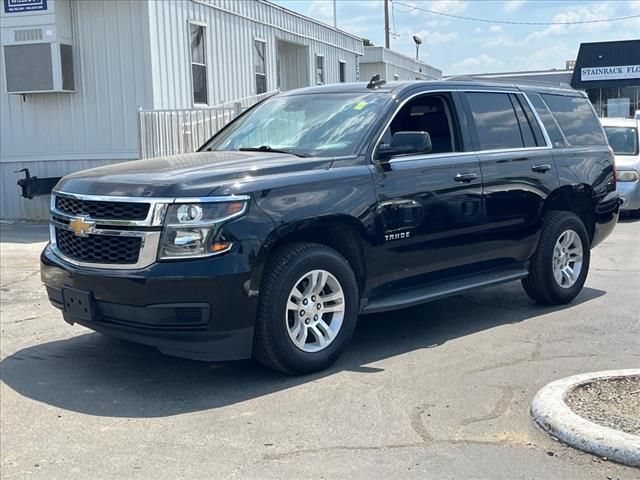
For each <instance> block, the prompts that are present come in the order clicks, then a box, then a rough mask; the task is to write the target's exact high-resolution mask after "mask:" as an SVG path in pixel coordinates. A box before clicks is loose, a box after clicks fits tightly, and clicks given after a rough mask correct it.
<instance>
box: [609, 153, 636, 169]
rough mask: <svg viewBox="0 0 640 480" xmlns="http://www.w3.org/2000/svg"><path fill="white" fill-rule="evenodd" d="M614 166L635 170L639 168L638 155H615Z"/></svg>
mask: <svg viewBox="0 0 640 480" xmlns="http://www.w3.org/2000/svg"><path fill="white" fill-rule="evenodd" d="M615 162H616V168H617V169H621V170H630V169H633V170H637V169H638V168H640V155H616V160H615Z"/></svg>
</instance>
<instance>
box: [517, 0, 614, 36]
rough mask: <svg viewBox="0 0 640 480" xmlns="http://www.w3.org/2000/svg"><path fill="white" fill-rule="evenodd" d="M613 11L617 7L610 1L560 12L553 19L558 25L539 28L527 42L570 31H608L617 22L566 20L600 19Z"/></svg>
mask: <svg viewBox="0 0 640 480" xmlns="http://www.w3.org/2000/svg"><path fill="white" fill-rule="evenodd" d="M612 12H615V8H614V7H613V5H612V4H611V3H609V2H604V3H598V4H594V5H593V6H592V7H578V8H576V9H573V10H567V11H565V12H561V13H558V14H556V15H554V16H553V18H552V19H551V21H552V22H554V23H556V25H549V26H548V27H547V28H545V29H544V30H538V31H536V32H533V33H531V34H529V35H528V36H527V37H526V39H525V43H529V42H532V41H539V40H542V39H544V38H546V37H550V36H554V35H565V34H568V33H583V34H585V33H593V32H597V31H600V32H602V31H607V30H611V29H613V28H616V27H615V23H616V22H601V23H582V24H569V25H567V24H566V22H584V21H590V20H600V19H603V18H607V17H610V16H612Z"/></svg>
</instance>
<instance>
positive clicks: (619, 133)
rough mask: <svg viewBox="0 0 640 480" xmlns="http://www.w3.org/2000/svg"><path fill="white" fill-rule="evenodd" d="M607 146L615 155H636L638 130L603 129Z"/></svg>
mask: <svg viewBox="0 0 640 480" xmlns="http://www.w3.org/2000/svg"><path fill="white" fill-rule="evenodd" d="M604 131H605V133H606V134H607V139H608V140H609V145H611V148H612V149H613V151H614V153H615V154H616V155H637V154H638V129H637V128H633V127H604Z"/></svg>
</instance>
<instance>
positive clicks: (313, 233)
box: [250, 215, 369, 295]
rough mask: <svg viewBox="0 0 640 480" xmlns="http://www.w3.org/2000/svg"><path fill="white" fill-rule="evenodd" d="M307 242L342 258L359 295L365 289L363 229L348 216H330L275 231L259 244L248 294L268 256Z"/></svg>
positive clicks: (256, 285)
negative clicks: (352, 276) (294, 244)
mask: <svg viewBox="0 0 640 480" xmlns="http://www.w3.org/2000/svg"><path fill="white" fill-rule="evenodd" d="M298 242H311V243H318V244H321V245H326V246H328V247H330V248H333V249H334V250H336V251H337V252H338V253H340V255H342V256H343V257H344V258H345V259H346V260H347V262H348V263H349V266H350V267H351V268H352V269H353V273H354V275H355V277H356V281H357V284H358V290H359V292H360V294H361V295H362V292H363V291H364V289H365V284H366V279H367V275H368V274H369V272H368V271H367V262H366V258H365V245H366V243H367V235H366V229H365V227H364V225H363V224H362V223H361V222H360V221H358V220H357V219H356V218H354V217H351V216H349V215H330V216H325V217H315V218H310V219H303V220H298V221H295V222H291V223H287V224H285V225H281V226H279V227H276V228H275V229H274V230H272V231H271V233H269V235H268V236H267V238H266V239H265V241H264V242H263V243H262V246H261V247H260V249H259V251H258V254H257V256H256V259H255V263H254V266H253V268H252V274H251V281H250V293H251V294H253V295H256V294H257V293H258V292H259V290H260V284H261V283H262V279H263V276H264V273H265V268H266V266H267V265H268V262H269V259H270V258H271V256H272V255H273V254H274V253H275V252H276V251H278V250H279V249H281V248H283V247H285V246H286V245H288V244H291V243H298Z"/></svg>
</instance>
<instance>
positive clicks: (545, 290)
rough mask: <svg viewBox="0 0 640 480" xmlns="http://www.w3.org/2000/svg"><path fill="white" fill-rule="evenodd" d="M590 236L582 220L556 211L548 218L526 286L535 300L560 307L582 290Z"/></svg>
mask: <svg viewBox="0 0 640 480" xmlns="http://www.w3.org/2000/svg"><path fill="white" fill-rule="evenodd" d="M590 253H591V252H590V250H589V235H588V234H587V229H586V228H585V226H584V223H582V220H580V218H579V217H577V216H576V215H574V214H573V213H570V212H561V211H555V212H550V214H549V215H548V216H547V218H546V220H545V222H544V225H543V227H542V232H541V234H540V241H539V243H538V248H537V250H536V252H535V254H534V255H533V258H532V259H531V265H530V268H529V276H528V277H526V278H525V279H523V280H522V286H523V287H524V290H525V291H526V292H527V295H529V297H531V298H532V299H533V300H535V301H537V302H539V303H543V304H548V305H559V304H563V303H568V302H570V301H572V300H573V299H574V298H575V297H576V296H577V295H578V293H580V291H581V290H582V287H583V286H584V282H585V280H586V278H587V274H588V272H589V261H590Z"/></svg>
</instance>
